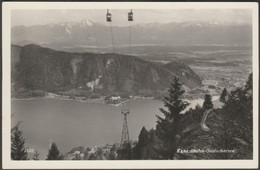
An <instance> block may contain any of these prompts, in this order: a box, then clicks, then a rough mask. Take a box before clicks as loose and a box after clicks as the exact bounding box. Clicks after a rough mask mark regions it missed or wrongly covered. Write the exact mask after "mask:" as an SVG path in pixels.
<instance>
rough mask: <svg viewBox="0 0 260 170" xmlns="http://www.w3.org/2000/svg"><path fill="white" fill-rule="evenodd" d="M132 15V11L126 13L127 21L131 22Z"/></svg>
mask: <svg viewBox="0 0 260 170" xmlns="http://www.w3.org/2000/svg"><path fill="white" fill-rule="evenodd" d="M133 15H134V13H133V12H132V9H131V11H130V12H128V21H133Z"/></svg>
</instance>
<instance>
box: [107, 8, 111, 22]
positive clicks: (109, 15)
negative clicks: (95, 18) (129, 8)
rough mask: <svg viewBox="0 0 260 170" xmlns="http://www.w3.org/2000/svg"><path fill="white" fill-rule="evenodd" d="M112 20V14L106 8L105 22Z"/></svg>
mask: <svg viewBox="0 0 260 170" xmlns="http://www.w3.org/2000/svg"><path fill="white" fill-rule="evenodd" d="M111 21H112V14H110V13H109V10H107V22H111Z"/></svg>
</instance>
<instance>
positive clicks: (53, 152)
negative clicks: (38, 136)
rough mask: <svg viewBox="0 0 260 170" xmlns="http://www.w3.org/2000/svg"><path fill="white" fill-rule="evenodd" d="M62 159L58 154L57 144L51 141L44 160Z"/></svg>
mask: <svg viewBox="0 0 260 170" xmlns="http://www.w3.org/2000/svg"><path fill="white" fill-rule="evenodd" d="M62 159H63V156H62V155H61V154H60V151H59V150H58V148H57V145H56V144H55V143H52V144H51V148H50V150H49V153H48V155H47V159H46V160H62Z"/></svg>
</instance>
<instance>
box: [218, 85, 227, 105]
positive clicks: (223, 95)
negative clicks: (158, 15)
mask: <svg viewBox="0 0 260 170" xmlns="http://www.w3.org/2000/svg"><path fill="white" fill-rule="evenodd" d="M227 95H228V93H227V89H226V88H224V89H223V91H222V93H221V95H220V98H219V101H220V102H222V103H225V102H226V97H227Z"/></svg>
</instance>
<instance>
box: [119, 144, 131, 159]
mask: <svg viewBox="0 0 260 170" xmlns="http://www.w3.org/2000/svg"><path fill="white" fill-rule="evenodd" d="M117 152H118V157H117V158H118V159H119V160H131V159H132V157H133V156H132V146H131V143H130V142H125V143H123V145H122V147H121V148H120V149H118V151H117Z"/></svg>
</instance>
